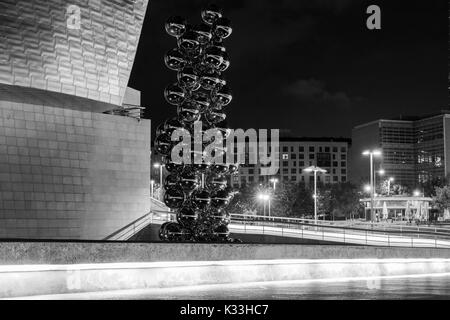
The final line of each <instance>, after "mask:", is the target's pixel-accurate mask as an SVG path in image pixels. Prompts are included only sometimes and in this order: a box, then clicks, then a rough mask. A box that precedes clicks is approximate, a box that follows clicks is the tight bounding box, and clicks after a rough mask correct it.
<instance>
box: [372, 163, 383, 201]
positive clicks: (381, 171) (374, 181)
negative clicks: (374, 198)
mask: <svg viewBox="0 0 450 320" xmlns="http://www.w3.org/2000/svg"><path fill="white" fill-rule="evenodd" d="M377 173H378V174H379V175H380V177H382V176H384V175H385V174H386V171H385V170H384V169H379V170H378V171H377ZM380 181H381V179H380ZM373 184H374V186H375V190H373V191H374V193H375V195H377V177H376V175H374V177H373ZM380 192H381V191H380Z"/></svg>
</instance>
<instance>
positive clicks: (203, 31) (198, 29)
mask: <svg viewBox="0 0 450 320" xmlns="http://www.w3.org/2000/svg"><path fill="white" fill-rule="evenodd" d="M193 31H194V33H195V34H196V35H197V41H198V42H199V43H200V45H205V44H207V43H208V42H209V41H211V39H212V32H211V27H210V26H208V25H206V24H199V25H197V26H195V27H194V30H193Z"/></svg>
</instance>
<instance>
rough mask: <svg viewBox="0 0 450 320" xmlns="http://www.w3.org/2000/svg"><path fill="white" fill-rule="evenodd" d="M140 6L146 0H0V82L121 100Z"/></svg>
mask: <svg viewBox="0 0 450 320" xmlns="http://www.w3.org/2000/svg"><path fill="white" fill-rule="evenodd" d="M70 6H72V7H70ZM74 6H77V7H78V8H79V13H80V24H79V26H80V27H79V28H76V27H75V28H73V26H74V25H73V21H74V20H73V19H71V17H72V16H71V15H73V14H76V13H77V12H76V10H75V11H74V10H73V8H75V9H76V8H77V7H74ZM146 8H147V0H0V83H3V84H8V85H16V86H24V87H30V88H36V89H43V90H48V91H54V92H59V93H65V94H70V95H75V96H79V97H84V98H89V99H93V100H97V101H102V102H107V103H112V104H116V105H120V104H122V99H123V96H124V94H125V89H126V86H127V84H128V79H129V76H130V72H131V68H132V65H133V60H134V56H135V53H136V49H137V45H138V41H139V36H140V32H141V28H142V23H143V20H144V16H145V11H146ZM69 24H70V25H69Z"/></svg>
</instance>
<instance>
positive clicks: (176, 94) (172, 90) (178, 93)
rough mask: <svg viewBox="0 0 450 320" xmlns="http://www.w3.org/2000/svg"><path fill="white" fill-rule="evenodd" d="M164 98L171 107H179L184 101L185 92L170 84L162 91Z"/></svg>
mask: <svg viewBox="0 0 450 320" xmlns="http://www.w3.org/2000/svg"><path fill="white" fill-rule="evenodd" d="M164 98H166V101H167V102H168V103H170V104H172V105H180V104H182V103H183V101H184V100H185V99H186V92H185V91H184V89H183V88H181V87H180V86H178V85H177V84H170V85H168V86H167V87H166V89H165V90H164Z"/></svg>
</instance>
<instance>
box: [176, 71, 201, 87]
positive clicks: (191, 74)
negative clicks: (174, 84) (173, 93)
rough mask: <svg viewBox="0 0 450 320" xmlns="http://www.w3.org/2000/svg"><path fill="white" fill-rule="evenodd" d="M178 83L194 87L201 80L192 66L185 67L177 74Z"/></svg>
mask: <svg viewBox="0 0 450 320" xmlns="http://www.w3.org/2000/svg"><path fill="white" fill-rule="evenodd" d="M177 78H178V84H179V85H180V86H182V87H184V88H187V89H191V88H194V87H195V86H196V84H197V82H198V80H199V77H198V75H197V74H196V73H195V71H194V69H193V68H192V67H185V68H183V70H181V71H180V72H178V75H177Z"/></svg>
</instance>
